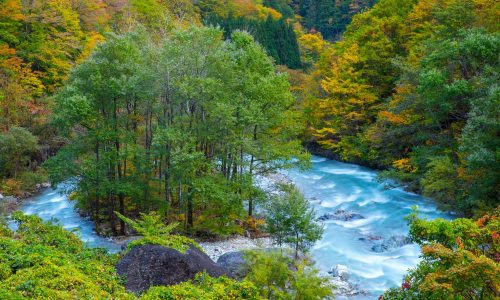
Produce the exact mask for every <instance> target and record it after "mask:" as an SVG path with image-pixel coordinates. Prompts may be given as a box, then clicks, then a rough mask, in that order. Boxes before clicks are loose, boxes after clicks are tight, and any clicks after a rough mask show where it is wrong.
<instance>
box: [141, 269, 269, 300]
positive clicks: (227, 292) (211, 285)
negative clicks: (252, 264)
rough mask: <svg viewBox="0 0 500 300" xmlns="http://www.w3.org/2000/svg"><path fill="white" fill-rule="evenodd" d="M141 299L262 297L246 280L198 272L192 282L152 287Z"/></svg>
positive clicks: (194, 299) (230, 299)
mask: <svg viewBox="0 0 500 300" xmlns="http://www.w3.org/2000/svg"><path fill="white" fill-rule="evenodd" d="M141 299H143V300H184V299H189V300H197V299H206V300H237V299H249V300H256V299H263V298H261V297H260V296H259V293H258V289H257V288H256V286H255V285H254V284H252V283H251V282H250V281H248V280H242V281H235V280H230V279H227V278H225V277H220V278H211V277H210V276H208V275H205V274H199V275H198V276H197V277H196V278H195V279H194V282H193V283H191V282H184V283H181V284H179V285H174V286H169V287H163V286H162V287H152V288H150V289H149V290H148V291H147V292H146V293H145V294H144V295H142V297H141Z"/></svg>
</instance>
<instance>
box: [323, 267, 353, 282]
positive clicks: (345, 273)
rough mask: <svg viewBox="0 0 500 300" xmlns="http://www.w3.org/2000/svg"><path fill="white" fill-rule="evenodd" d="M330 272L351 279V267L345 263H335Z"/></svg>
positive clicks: (343, 278)
mask: <svg viewBox="0 0 500 300" xmlns="http://www.w3.org/2000/svg"><path fill="white" fill-rule="evenodd" d="M328 273H330V274H332V275H333V276H334V277H340V278H341V279H342V280H348V279H349V269H348V268H347V266H344V265H340V264H339V265H335V266H333V267H332V269H331V270H330V272H328Z"/></svg>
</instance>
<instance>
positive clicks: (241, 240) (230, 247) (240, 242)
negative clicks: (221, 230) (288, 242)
mask: <svg viewBox="0 0 500 300" xmlns="http://www.w3.org/2000/svg"><path fill="white" fill-rule="evenodd" d="M197 242H198V244H199V245H200V246H201V248H202V249H203V251H204V252H205V253H206V254H207V255H208V256H209V257H210V258H211V259H212V260H213V261H217V260H218V259H219V257H220V256H221V255H223V254H225V253H229V252H236V251H242V250H252V249H265V248H271V247H272V242H271V239H270V238H267V237H264V238H256V239H251V238H247V237H243V236H236V237H232V238H229V239H227V240H222V241H215V242H204V241H197Z"/></svg>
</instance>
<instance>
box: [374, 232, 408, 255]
mask: <svg viewBox="0 0 500 300" xmlns="http://www.w3.org/2000/svg"><path fill="white" fill-rule="evenodd" d="M411 243H412V241H411V239H410V238H409V237H407V236H404V235H395V236H391V237H390V238H388V239H386V240H384V241H383V242H382V243H380V244H377V245H373V247H372V251H374V252H385V251H390V250H393V249H397V248H400V247H403V246H404V245H408V244H411Z"/></svg>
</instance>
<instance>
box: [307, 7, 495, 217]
mask: <svg viewBox="0 0 500 300" xmlns="http://www.w3.org/2000/svg"><path fill="white" fill-rule="evenodd" d="M498 10H499V6H498V3H497V2H496V1H488V0H484V1H483V0H467V1H452V0H449V1H433V0H420V1H416V0H407V1H390V0H385V1H379V2H378V3H377V4H376V5H375V6H374V7H373V9H371V10H369V11H366V12H364V13H361V14H358V15H356V16H355V17H354V19H353V22H352V24H351V25H349V27H348V28H347V31H346V33H345V35H344V39H343V40H342V41H339V42H338V43H336V44H334V45H333V46H332V47H331V48H329V49H327V50H326V51H324V53H323V56H322V58H321V60H320V62H319V63H318V65H317V67H318V71H317V73H318V74H316V76H317V78H319V80H320V82H321V84H320V85H321V86H320V87H319V90H320V92H310V91H307V92H309V93H310V94H311V96H309V97H310V98H311V97H312V98H315V100H310V101H308V102H307V103H305V105H304V109H305V110H306V112H307V113H308V118H309V122H310V127H309V130H308V134H309V137H310V139H311V141H314V142H317V143H319V144H321V145H322V146H323V147H325V148H328V149H331V150H332V151H334V152H335V153H337V154H338V155H339V157H340V158H342V159H344V160H351V161H357V162H363V163H366V164H370V165H373V166H378V167H382V168H387V169H389V170H388V171H387V172H385V174H384V175H385V177H390V178H396V179H399V180H400V181H402V182H403V183H404V184H405V185H407V186H408V187H409V188H410V189H412V190H417V191H421V192H423V194H424V195H426V196H429V197H433V198H434V199H436V200H437V201H438V202H439V203H440V204H441V205H442V206H443V207H445V208H448V209H454V210H458V211H460V212H463V213H465V214H467V215H471V214H473V213H475V212H479V213H480V212H481V211H485V210H487V209H488V208H492V207H495V206H496V205H497V204H498V199H499V197H500V195H499V194H498V191H500V181H499V179H500V173H499V172H500V169H499V167H498V166H499V165H500V163H499V161H498V159H499V156H498V149H499V144H498V143H499V139H498V134H499V132H500V127H499V126H500V122H499V116H500V111H499V110H498V108H499V107H500V106H499V105H498V104H499V99H500V98H499V93H498V80H499V78H498V74H499V73H498V71H499V68H500V65H499V60H498V56H499V53H500V48H499V45H500V33H499V27H498V22H496V21H495V15H496V14H497V13H498Z"/></svg>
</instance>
